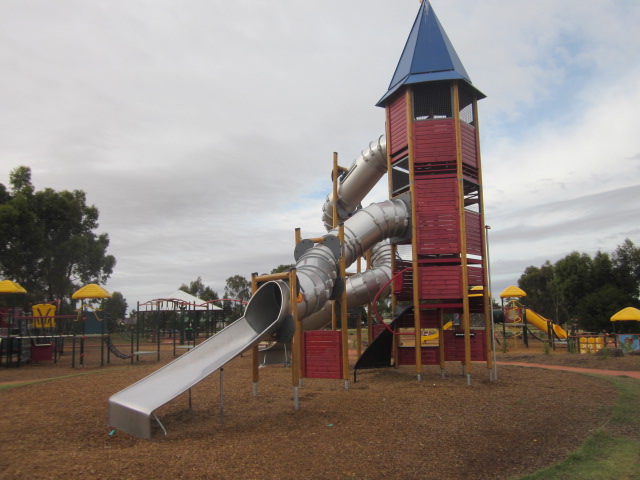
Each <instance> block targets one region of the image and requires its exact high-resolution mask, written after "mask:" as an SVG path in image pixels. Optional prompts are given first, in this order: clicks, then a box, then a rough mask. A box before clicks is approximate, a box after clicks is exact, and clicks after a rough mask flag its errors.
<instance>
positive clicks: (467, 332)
mask: <svg viewBox="0 0 640 480" xmlns="http://www.w3.org/2000/svg"><path fill="white" fill-rule="evenodd" d="M451 93H452V98H453V120H454V122H453V123H454V125H455V138H456V164H457V174H456V176H457V177H458V215H459V217H460V218H459V222H460V223H459V228H460V268H461V269H462V285H461V289H462V329H463V331H464V361H463V365H464V371H465V373H466V375H467V383H469V382H470V379H471V377H470V375H471V318H470V314H469V271H468V265H467V228H466V219H465V206H464V176H463V173H462V132H461V130H460V91H459V89H458V83H454V84H453V85H452V87H451Z"/></svg>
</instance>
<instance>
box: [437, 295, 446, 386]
mask: <svg viewBox="0 0 640 480" xmlns="http://www.w3.org/2000/svg"><path fill="white" fill-rule="evenodd" d="M438 326H439V332H440V335H439V336H438V347H439V348H438V356H439V358H438V361H439V362H440V376H441V377H442V378H444V376H445V372H446V363H445V356H444V348H445V347H444V312H443V310H442V309H441V308H439V309H438Z"/></svg>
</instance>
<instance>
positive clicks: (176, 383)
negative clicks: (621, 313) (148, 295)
mask: <svg viewBox="0 0 640 480" xmlns="http://www.w3.org/2000/svg"><path fill="white" fill-rule="evenodd" d="M482 98H484V94H482V92H480V91H479V90H477V89H476V88H475V87H474V86H473V85H472V84H471V81H470V80H469V77H468V75H467V73H466V71H465V70H464V68H463V67H462V63H461V62H460V60H459V58H458V57H457V54H456V53H455V50H454V49H453V46H452V45H451V44H450V41H449V39H448V37H447V35H446V34H445V32H444V30H443V29H442V26H441V24H440V22H439V21H438V20H437V18H436V16H435V13H434V12H433V8H432V7H431V4H430V2H422V3H421V4H420V10H419V12H418V17H417V18H416V21H415V23H414V24H413V28H412V30H411V33H410V34H409V37H408V41H407V46H406V47H405V49H404V50H403V53H402V56H401V58H400V61H399V62H398V67H397V69H396V71H395V73H394V76H393V79H392V81H391V84H390V86H389V89H388V91H387V92H386V93H385V95H384V96H383V97H382V98H381V99H380V100H379V101H378V103H377V105H378V106H380V107H384V108H385V114H386V135H384V136H380V137H379V138H378V139H377V140H375V141H373V142H371V143H370V144H369V146H368V148H365V149H364V150H363V151H362V153H361V154H360V156H358V157H357V158H356V159H355V160H354V162H353V163H352V165H351V166H350V167H349V168H345V167H341V166H339V164H338V155H337V153H334V156H333V170H332V175H331V179H332V187H333V188H332V192H331V194H329V195H328V196H327V200H326V201H325V203H324V206H323V209H322V210H323V222H324V225H325V227H326V230H327V233H326V234H325V235H323V236H321V237H315V238H303V237H302V234H301V232H300V229H296V230H295V248H294V252H293V257H294V260H295V266H294V268H292V269H291V270H290V271H289V272H283V273H280V274H275V275H262V276H259V275H257V274H256V275H253V276H252V291H253V295H252V297H251V299H250V301H249V303H248V304H247V306H246V308H245V310H244V314H243V315H242V316H241V317H240V318H238V319H237V320H235V321H234V322H232V323H231V324H230V325H228V326H227V327H225V328H224V329H222V330H221V331H219V332H218V333H216V334H215V335H213V336H212V337H210V338H208V339H207V340H205V341H204V342H202V343H200V344H199V345H197V346H196V347H195V348H191V349H189V350H188V351H186V352H185V353H183V354H182V355H180V356H178V357H176V358H175V359H174V360H173V361H172V362H171V363H169V364H167V365H165V366H163V367H162V368H160V369H159V370H157V371H156V372H154V373H152V374H151V375H149V376H147V377H146V378H144V379H142V380H140V381H138V382H136V383H135V384H133V385H131V386H129V387H128V388H126V389H124V390H122V391H120V392H117V393H115V394H114V395H112V396H111V397H110V398H109V402H108V403H109V425H110V426H111V427H113V428H114V429H117V430H121V431H124V432H127V433H130V434H133V435H137V436H139V437H142V438H147V439H149V438H151V437H152V434H153V431H154V428H155V427H156V426H157V427H159V429H161V430H162V431H164V432H165V433H166V429H165V428H164V426H163V425H162V423H161V422H160V420H159V419H158V418H157V416H156V414H155V411H156V410H157V409H158V408H159V407H161V406H162V405H164V404H166V403H167V402H169V401H171V400H172V399H174V398H176V397H177V396H178V395H180V394H182V393H183V392H190V389H191V388H192V387H193V386H194V385H195V384H197V383H198V382H200V381H202V380H203V379H204V378H206V377H207V376H208V375H210V374H212V373H213V372H215V371H219V372H220V381H221V388H220V391H221V398H220V409H221V418H223V405H224V402H223V398H222V391H223V388H222V385H223V383H222V379H223V369H224V366H225V365H226V364H227V362H229V361H231V360H232V359H234V358H235V357H236V356H238V355H240V354H242V353H243V352H245V351H249V350H250V351H252V361H253V363H252V369H253V370H252V373H253V387H254V389H253V392H254V395H257V386H258V379H259V366H260V364H259V357H260V355H259V354H260V352H259V345H260V343H262V342H265V341H268V342H276V343H279V344H282V345H283V346H284V345H287V344H290V345H291V349H290V351H291V373H292V379H291V383H292V388H293V404H294V408H295V409H298V408H299V388H300V387H301V386H302V379H303V378H305V377H314V378H337V379H340V380H342V381H343V382H344V387H345V389H348V388H349V385H350V372H349V369H350V365H349V331H348V319H347V317H348V310H349V308H350V307H358V306H364V305H367V311H368V312H367V316H368V319H367V328H368V329H369V331H370V332H371V331H372V330H374V325H372V322H371V321H369V315H370V309H371V308H372V305H374V304H375V302H374V298H375V297H377V298H382V297H386V296H389V295H391V305H392V311H393V312H394V318H393V319H392V320H391V323H390V324H389V325H386V321H383V322H382V323H380V324H378V325H377V326H376V328H375V330H377V331H380V333H379V334H378V335H377V336H376V337H375V339H373V341H371V339H372V337H373V336H374V335H373V334H371V335H370V336H369V345H368V346H367V348H366V349H365V350H364V351H363V352H362V355H360V356H359V358H358V361H357V363H356V367H357V368H358V369H368V368H371V369H373V368H382V367H389V366H391V365H393V366H398V365H413V366H414V368H415V375H416V379H417V380H418V381H421V380H422V375H423V373H424V367H423V366H424V365H433V366H436V367H439V368H440V374H441V375H442V376H444V375H445V372H446V369H447V368H448V365H450V364H451V362H454V363H456V364H459V365H460V366H461V367H462V372H461V373H462V377H463V378H465V379H466V381H467V385H470V384H471V371H472V362H482V363H485V364H486V368H487V373H488V375H489V379H490V380H495V378H496V369H495V361H494V360H495V359H494V355H492V353H495V351H494V349H493V339H494V335H493V322H492V321H491V318H492V310H491V302H490V299H489V291H488V290H489V288H488V287H489V272H488V268H489V265H488V248H487V230H488V226H486V225H485V222H484V204H483V194H482V182H481V178H482V175H481V161H480V145H479V132H478V130H477V118H478V111H477V101H478V100H481V99H482ZM385 174H387V176H388V182H387V186H388V200H385V201H382V202H379V203H373V204H371V205H369V206H368V207H364V208H363V206H362V205H361V203H362V201H363V200H364V199H365V197H366V196H367V195H368V194H369V192H370V191H371V190H372V189H373V188H374V187H375V186H376V185H377V184H378V182H379V181H380V180H382V178H383V176H384V175H385ZM362 258H364V259H365V260H366V263H367V265H366V269H364V270H363V271H360V269H358V271H357V272H356V273H354V274H351V275H348V274H347V268H348V267H351V266H352V265H354V264H357V262H358V261H359V259H362ZM400 272H402V273H400ZM478 286H482V287H484V288H483V290H482V292H481V294H478V292H477V290H475V291H474V290H472V288H473V287H478ZM449 320H452V321H453V325H452V327H451V328H450V329H445V328H444V327H445V325H447V324H448V323H449ZM357 324H358V325H360V322H357ZM327 325H331V330H322V329H323V328H325V326H327ZM387 327H389V328H387ZM436 331H437V345H436V344H435V339H436V337H435V336H434V335H435V332H436ZM401 333H402V334H406V335H400V334H401ZM423 334H425V335H423ZM400 337H403V338H405V339H406V340H407V341H406V342H405V343H404V344H403V345H399V338H400ZM409 337H413V339H414V340H413V346H411V345H409V343H410V342H409V340H408V338H409ZM423 337H427V339H426V340H425V341H424V342H423ZM356 343H357V350H358V351H359V350H360V344H361V342H360V340H357V341H356ZM423 343H425V344H424V345H423ZM447 362H449V363H447Z"/></svg>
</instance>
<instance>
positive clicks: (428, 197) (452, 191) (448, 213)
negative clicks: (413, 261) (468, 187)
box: [414, 178, 460, 255]
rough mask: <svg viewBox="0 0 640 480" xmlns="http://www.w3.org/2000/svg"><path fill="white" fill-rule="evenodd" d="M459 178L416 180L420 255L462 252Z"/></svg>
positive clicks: (416, 216)
mask: <svg viewBox="0 0 640 480" xmlns="http://www.w3.org/2000/svg"><path fill="white" fill-rule="evenodd" d="M457 185H458V181H457V180H456V179H455V178H421V179H420V180H416V183H415V192H416V210H417V212H416V215H415V217H414V218H416V220H417V222H418V223H417V225H416V228H417V233H418V245H417V248H418V254H420V255H444V254H453V253H459V252H460V219H459V217H458V187H457Z"/></svg>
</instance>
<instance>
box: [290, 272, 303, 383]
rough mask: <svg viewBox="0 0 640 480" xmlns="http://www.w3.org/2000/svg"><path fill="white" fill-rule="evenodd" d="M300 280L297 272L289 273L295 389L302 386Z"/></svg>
mask: <svg viewBox="0 0 640 480" xmlns="http://www.w3.org/2000/svg"><path fill="white" fill-rule="evenodd" d="M297 282H298V278H297V276H296V270H295V269H292V270H291V271H290V272H289V303H290V305H291V316H292V318H293V326H294V332H293V341H292V342H291V347H292V351H291V384H292V385H293V387H294V389H295V388H297V387H299V386H300V380H301V378H302V325H301V323H300V320H299V319H298V283H297Z"/></svg>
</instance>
